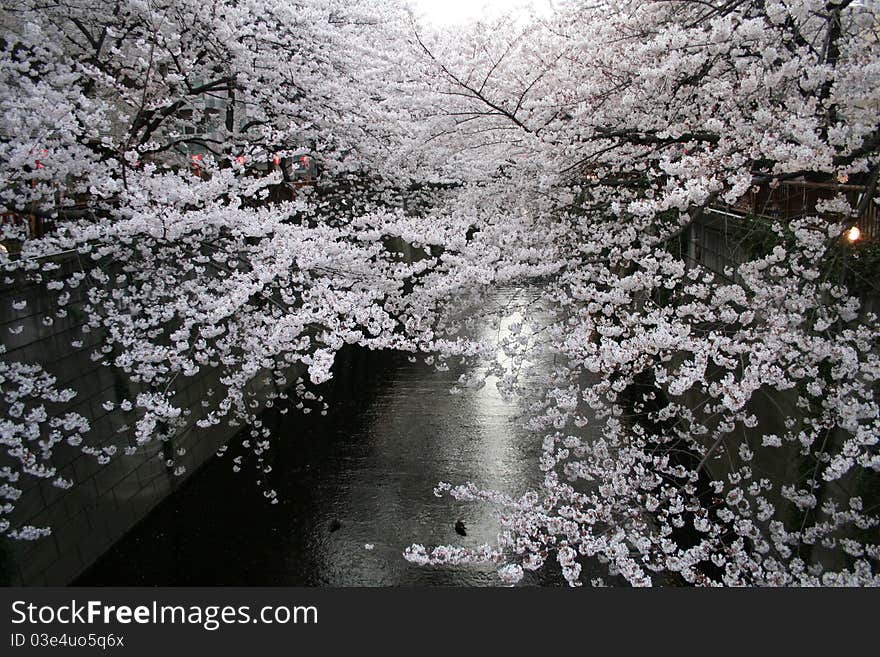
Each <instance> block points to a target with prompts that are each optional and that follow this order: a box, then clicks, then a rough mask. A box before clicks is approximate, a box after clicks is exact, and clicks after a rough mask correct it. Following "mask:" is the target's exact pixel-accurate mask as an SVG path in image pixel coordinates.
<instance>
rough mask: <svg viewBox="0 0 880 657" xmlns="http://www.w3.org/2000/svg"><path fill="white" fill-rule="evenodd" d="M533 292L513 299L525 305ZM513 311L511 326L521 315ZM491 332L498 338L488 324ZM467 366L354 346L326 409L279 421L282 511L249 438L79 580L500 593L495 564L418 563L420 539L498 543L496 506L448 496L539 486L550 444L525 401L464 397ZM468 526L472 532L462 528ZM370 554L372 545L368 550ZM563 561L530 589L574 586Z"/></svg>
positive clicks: (338, 367) (276, 482) (531, 579)
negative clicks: (457, 490) (238, 463)
mask: <svg viewBox="0 0 880 657" xmlns="http://www.w3.org/2000/svg"><path fill="white" fill-rule="evenodd" d="M522 294H523V292H522V291H504V292H499V293H498V294H497V295H496V297H495V299H494V302H495V303H497V304H503V306H501V307H513V306H516V305H517V302H518V301H519V300H521V295H522ZM519 319H520V316H519V315H517V314H516V313H512V314H511V315H510V316H509V317H508V320H507V321H508V322H510V321H514V320H516V321H519ZM480 330H481V331H494V329H492V328H491V327H490V326H488V325H487V326H483V327H481V328H480ZM460 373H461V370H456V369H455V368H454V367H453V368H451V369H450V370H449V371H445V372H443V371H438V370H437V368H435V367H434V366H432V365H428V364H426V363H424V362H423V360H421V359H419V360H418V361H417V362H410V359H409V358H408V355H407V354H402V353H393V352H370V351H367V350H363V349H348V350H346V351H344V352H343V353H341V354H340V355H339V356H338V358H337V362H336V364H335V366H334V379H333V380H332V382H330V383H329V384H327V386H326V387H325V389H323V390H322V394H324V396H325V399H327V401H328V402H329V404H330V412H329V413H328V414H327V416H326V417H322V416H321V415H320V414H318V413H312V414H310V415H302V414H301V413H296V412H290V413H288V414H287V415H284V416H282V415H279V414H278V413H277V412H276V411H275V410H274V409H273V410H270V411H267V413H266V414H264V417H265V420H266V421H267V423H270V424H272V425H273V426H274V428H275V434H276V436H277V439H276V440H275V441H274V443H273V447H272V449H271V450H270V452H271V456H270V457H269V462H270V463H271V465H272V468H273V470H272V473H271V474H270V475H269V476H270V477H271V479H270V485H271V486H272V487H273V488H274V489H275V490H276V491H277V493H278V500H279V501H278V503H277V504H274V505H273V504H269V503H268V502H267V500H266V499H265V497H264V496H263V492H262V490H261V489H260V488H259V487H258V486H256V485H255V481H254V479H255V478H256V473H255V472H254V471H253V470H252V469H248V461H247V459H246V458H245V459H244V460H243V462H242V471H241V472H240V473H238V474H236V473H234V472H233V470H232V465H233V463H232V460H231V459H232V458H234V457H235V455H236V454H239V453H244V451H243V449H242V448H241V447H240V446H238V442H239V441H233V442H232V444H231V445H230V448H229V450H228V452H227V454H225V455H224V456H222V457H217V458H213V459H211V460H210V461H208V462H207V463H206V464H205V465H204V466H202V467H201V468H200V469H199V470H198V471H197V472H195V473H194V474H193V475H192V476H190V477H189V478H188V479H187V480H186V481H185V482H184V483H183V484H182V485H181V486H180V488H179V489H178V490H177V491H175V493H174V494H172V495H171V496H169V497H168V498H167V499H166V500H165V501H163V502H162V503H161V504H160V505H159V506H158V507H157V508H156V509H155V510H154V511H153V512H152V513H150V514H149V515H148V516H147V517H146V518H145V519H144V520H143V521H142V522H141V523H139V524H138V525H137V526H136V527H135V528H134V529H133V530H131V531H130V532H129V533H128V534H127V535H126V536H125V537H124V538H123V539H122V540H121V541H119V542H118V543H117V544H116V545H115V546H114V547H113V548H112V549H111V550H110V551H109V552H108V553H107V554H105V555H104V556H103V557H102V558H101V559H99V560H98V561H97V562H96V563H95V564H94V565H93V566H92V567H91V568H90V569H89V570H88V571H87V572H86V573H84V574H83V575H82V576H81V577H80V578H79V579H78V580H77V582H75V583H76V584H78V585H116V586H125V585H142V586H143V585H149V586H197V585H252V586H270V585H283V586H497V585H500V581H499V580H498V578H497V576H496V574H495V571H494V568H492V567H489V566H485V567H480V566H468V567H464V566H456V567H444V568H427V567H420V566H415V565H412V564H409V563H407V562H406V561H405V560H404V558H403V556H402V553H403V551H404V549H405V548H406V547H407V546H409V545H411V544H412V543H414V542H415V543H421V544H424V545H426V546H433V545H437V544H456V545H464V546H472V547H475V546H477V545H479V544H481V543H484V542H494V540H495V537H496V535H497V533H498V529H499V527H498V523H497V520H496V519H495V516H494V514H493V510H492V508H490V507H489V506H486V505H479V504H473V503H462V502H456V501H455V500H453V499H451V498H449V497H443V498H438V497H436V496H435V495H434V494H433V488H434V486H435V484H436V483H438V482H440V481H447V482H451V483H463V482H466V481H472V482H474V483H475V484H477V485H478V486H484V487H490V488H493V489H497V490H501V491H504V492H507V493H511V494H515V495H520V494H522V493H523V492H525V491H527V490H530V489H534V488H536V487H537V486H538V484H539V482H540V479H541V473H540V471H539V469H538V455H539V453H540V440H536V439H535V437H534V436H531V435H529V434H528V433H527V432H526V431H525V430H523V429H522V428H521V426H520V424H521V422H520V414H521V412H522V408H521V404H520V403H517V402H515V401H508V400H504V399H503V398H502V397H501V395H500V393H499V392H498V390H497V389H496V387H495V386H494V385H491V384H490V385H487V386H485V387H483V388H481V389H479V390H465V391H464V392H462V393H460V394H457V395H451V394H450V393H449V390H450V388H451V387H452V385H453V383H454V382H455V381H456V380H457V379H458V376H459V374H460ZM459 520H461V521H463V523H464V526H465V529H466V532H467V535H466V536H459V535H458V534H457V533H456V531H455V524H456V522H457V521H459ZM366 546H371V547H372V549H368V548H367V547H366ZM554 565H555V564H551V565H550V566H548V567H545V569H543V570H542V571H541V572H539V573H536V574H529V575H528V576H527V577H526V578H525V579H524V580H523V582H522V583H523V585H558V584H560V583H561V582H562V580H561V576H560V574H559V572H558V569H557V568H554V567H553V566H554Z"/></svg>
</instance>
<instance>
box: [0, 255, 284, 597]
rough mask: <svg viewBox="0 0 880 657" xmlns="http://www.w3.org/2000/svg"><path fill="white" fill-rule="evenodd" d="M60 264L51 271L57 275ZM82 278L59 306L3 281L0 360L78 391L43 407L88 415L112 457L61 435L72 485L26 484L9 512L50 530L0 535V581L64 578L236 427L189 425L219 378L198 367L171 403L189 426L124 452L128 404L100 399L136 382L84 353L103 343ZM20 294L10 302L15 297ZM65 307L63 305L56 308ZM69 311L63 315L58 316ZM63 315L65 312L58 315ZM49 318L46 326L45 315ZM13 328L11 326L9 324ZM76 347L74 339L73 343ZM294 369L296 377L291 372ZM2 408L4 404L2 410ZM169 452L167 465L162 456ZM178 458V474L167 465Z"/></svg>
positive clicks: (131, 392) (60, 462)
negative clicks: (91, 324) (89, 319)
mask: <svg viewBox="0 0 880 657" xmlns="http://www.w3.org/2000/svg"><path fill="white" fill-rule="evenodd" d="M56 264H58V265H59V266H60V267H61V269H60V270H59V271H60V272H61V273H70V272H72V271H75V270H78V269H79V264H78V262H77V260H76V258H75V257H73V258H71V257H68V258H63V257H62V258H59V259H57V261H56ZM57 273H58V272H56V274H57ZM86 287H87V286H86V284H85V283H83V284H82V285H81V286H80V288H79V289H77V290H75V291H72V295H71V299H70V301H69V303H67V304H66V305H65V306H64V307H63V308H61V307H59V306H58V305H57V304H56V303H55V301H54V298H53V295H47V294H46V292H45V288H44V286H42V285H40V284H35V283H28V282H26V281H24V280H23V279H22V278H21V277H20V276H19V277H18V278H16V279H14V280H12V281H10V280H8V279H7V280H6V281H5V282H3V284H2V287H0V335H2V344H4V345H6V353H5V354H3V355H2V356H0V357H2V358H3V359H5V360H7V361H18V362H23V363H38V364H40V365H42V366H43V367H44V369H45V370H46V371H48V372H49V373H51V374H53V375H55V376H56V377H57V379H58V382H57V386H56V387H58V388H69V389H72V390H75V391H76V392H77V395H76V396H75V397H74V398H73V400H72V401H71V402H69V403H68V404H66V405H64V406H56V407H54V408H47V411H48V412H49V414H50V415H58V414H60V413H64V412H76V413H79V414H80V415H82V416H83V417H85V418H86V419H88V421H89V423H90V425H91V427H92V429H91V432H90V433H89V434H88V435H87V437H86V440H87V442H88V443H89V444H91V445H99V446H100V445H105V444H110V443H111V442H112V444H115V445H120V449H119V451H118V452H117V454H116V455H115V456H114V458H113V459H112V460H111V461H110V463H108V464H106V465H103V466H102V465H99V464H98V463H97V460H96V459H95V457H93V456H88V455H84V454H82V453H81V452H80V451H79V450H76V449H74V448H71V447H69V446H67V445H66V444H64V443H62V444H61V445H58V446H57V447H56V450H55V455H54V459H53V463H54V464H55V465H57V466H60V467H59V470H60V474H62V475H63V476H65V477H67V478H69V479H71V480H73V482H74V486H73V488H71V489H69V490H66V491H64V490H60V489H58V488H55V487H54V486H52V485H51V484H50V482H49V481H39V482H34V481H33V480H31V481H28V482H19V483H26V486H24V492H23V494H22V496H21V498H20V499H19V500H18V501H17V503H16V508H15V510H14V511H13V515H12V518H13V520H14V521H15V523H16V524H30V525H34V526H36V527H41V526H47V525H48V526H50V527H51V528H52V535H51V536H48V537H45V538H41V539H38V540H35V541H13V540H10V539H6V538H3V539H0V583H3V584H7V585H63V584H67V583H69V582H71V581H72V580H73V579H75V578H76V577H77V576H78V575H79V574H80V573H82V572H83V571H84V570H85V569H86V568H88V567H89V566H90V565H91V564H92V563H94V561H95V560H96V559H97V558H98V557H99V556H100V555H101V554H103V553H104V552H105V551H106V550H108V549H109V548H110V547H111V546H112V545H113V544H114V543H115V542H116V541H117V540H119V539H120V538H121V537H122V536H123V534H125V533H126V532H127V531H128V530H129V529H131V528H132V527H133V526H134V525H135V524H136V523H137V522H138V521H139V520H141V519H142V518H143V517H144V516H146V514H148V513H149V512H150V511H151V510H152V509H153V508H154V507H155V506H156V505H157V504H158V503H159V502H161V501H162V500H163V499H164V498H165V497H166V496H168V495H169V494H170V493H172V492H173V491H174V490H175V489H176V488H177V487H178V486H179V485H180V484H181V483H182V482H183V481H184V480H186V478H187V477H188V476H189V475H191V474H192V473H193V472H194V471H195V470H196V469H197V468H198V467H199V466H200V465H202V464H203V463H204V462H205V461H207V460H208V459H210V458H211V457H212V455H214V454H215V453H216V451H217V448H218V447H220V446H221V445H223V444H224V443H225V442H227V441H228V440H229V439H230V438H231V437H232V436H233V435H234V434H235V433H236V431H237V430H238V429H236V428H234V427H230V426H228V425H226V424H220V425H216V426H214V427H211V428H210V429H201V428H198V427H196V426H195V423H196V421H198V420H199V419H201V418H202V417H204V416H205V415H206V414H207V412H208V411H209V410H210V407H205V406H204V405H203V404H202V402H203V401H204V400H207V399H210V396H209V391H210V390H211V389H212V388H214V389H216V390H217V391H218V392H219V391H220V390H221V386H220V385H219V382H218V377H219V375H218V373H217V372H216V371H207V370H206V371H202V372H200V373H199V374H198V375H196V376H194V377H190V378H183V377H181V378H180V379H179V380H178V382H177V384H178V392H177V395H176V397H175V398H174V400H173V402H174V403H175V404H176V405H178V406H179V407H181V408H187V409H190V410H191V411H192V412H191V414H190V415H189V417H188V418H187V425H186V428H185V429H184V430H183V431H181V432H179V433H178V434H177V436H176V437H175V438H174V440H173V444H171V442H172V441H168V442H162V441H158V440H157V441H154V442H151V443H148V444H146V445H144V446H143V447H141V448H139V450H138V451H137V453H135V454H134V455H131V456H127V455H125V454H123V450H122V447H124V445H125V444H127V441H128V442H132V443H133V439H132V438H130V436H131V434H132V433H133V431H132V430H131V429H130V428H127V427H132V426H133V425H134V421H136V419H137V418H136V416H135V414H134V413H133V412H129V413H125V412H122V411H120V410H118V405H117V409H116V410H113V411H111V412H108V411H106V410H105V409H104V404H105V403H106V402H108V401H109V402H114V403H117V402H119V401H120V400H122V399H133V398H134V397H135V396H136V395H137V393H138V392H139V391H140V389H139V388H138V387H137V386H136V385H135V384H132V383H131V382H130V381H128V379H127V377H126V376H125V375H124V374H123V373H121V372H118V371H115V370H114V369H112V368H110V367H105V366H102V365H101V364H100V363H97V362H95V361H94V360H93V359H92V357H91V354H92V353H93V352H94V351H95V350H96V348H97V346H98V345H99V343H100V342H101V337H102V336H101V335H100V333H99V332H98V331H97V330H93V331H89V332H83V327H84V325H85V323H86V317H85V313H84V312H83V310H82V305H83V295H84V294H85V288H86ZM22 301H26V302H27V305H26V306H25V307H24V308H23V309H21V310H16V309H14V308H13V307H12V304H13V302H17V303H18V305H20V302H22ZM59 311H62V312H59ZM65 313H66V315H65ZM62 315H64V316H62ZM47 318H51V325H50V324H49V319H47ZM10 329H11V330H10ZM80 342H81V344H79V345H78V346H73V345H72V343H80ZM289 374H292V375H293V376H296V375H295V374H293V373H289ZM264 378H265V377H263V376H258V377H256V378H255V382H254V384H253V386H252V387H251V392H253V393H254V394H255V396H256V398H257V399H258V400H259V401H263V400H264V399H265V394H266V393H267V392H268V388H267V387H266V383H265V382H264V381H263V379H264ZM0 410H2V412H4V413H5V412H6V409H0ZM169 457H173V458H174V461H175V462H174V465H173V466H172V467H168V466H167V465H166V460H167V459H168V458H169ZM179 466H184V467H185V468H186V471H185V473H184V474H182V475H180V476H177V475H175V474H174V469H175V468H177V467H179Z"/></svg>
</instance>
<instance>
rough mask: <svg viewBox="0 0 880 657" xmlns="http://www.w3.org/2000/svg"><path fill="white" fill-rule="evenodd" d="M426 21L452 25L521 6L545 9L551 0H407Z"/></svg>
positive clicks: (550, 3) (548, 6)
mask: <svg viewBox="0 0 880 657" xmlns="http://www.w3.org/2000/svg"><path fill="white" fill-rule="evenodd" d="M409 1H410V3H411V4H412V6H413V7H414V8H415V9H416V12H417V13H420V14H421V15H422V17H423V18H424V20H425V21H426V22H429V23H432V24H434V25H454V24H456V23H464V22H466V21H469V20H472V19H474V18H480V17H485V16H496V15H498V14H501V13H503V12H505V11H509V10H511V9H514V8H519V7H522V6H532V7H535V8H536V9H539V10H547V9H549V8H550V6H551V5H552V2H553V0H409Z"/></svg>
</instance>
